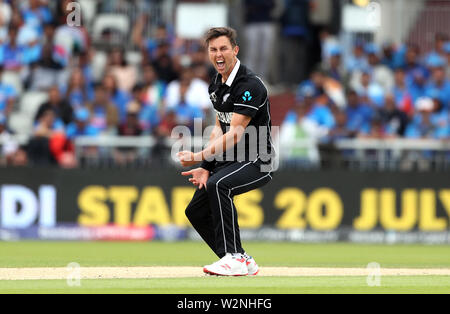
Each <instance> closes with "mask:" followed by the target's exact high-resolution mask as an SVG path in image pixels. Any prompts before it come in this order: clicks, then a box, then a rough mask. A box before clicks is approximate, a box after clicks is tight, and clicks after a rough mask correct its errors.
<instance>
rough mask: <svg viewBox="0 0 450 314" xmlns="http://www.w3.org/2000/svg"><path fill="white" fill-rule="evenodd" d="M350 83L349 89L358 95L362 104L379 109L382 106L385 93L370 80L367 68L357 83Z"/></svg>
mask: <svg viewBox="0 0 450 314" xmlns="http://www.w3.org/2000/svg"><path fill="white" fill-rule="evenodd" d="M352 83H353V84H350V87H351V88H352V89H354V90H355V91H356V92H357V93H358V95H359V97H361V101H362V102H364V103H367V104H369V105H371V106H374V107H381V106H382V105H383V100H384V94H385V93H384V91H383V88H382V87H381V86H380V85H379V84H378V83H377V82H375V81H373V80H372V74H371V70H370V69H369V68H367V69H364V70H363V71H362V72H361V75H360V79H359V81H356V82H352Z"/></svg>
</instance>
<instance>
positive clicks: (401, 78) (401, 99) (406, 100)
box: [392, 68, 414, 114]
mask: <svg viewBox="0 0 450 314" xmlns="http://www.w3.org/2000/svg"><path fill="white" fill-rule="evenodd" d="M394 77H395V86H394V88H393V90H392V94H393V95H394V98H395V103H396V104H397V108H398V109H400V110H401V111H403V112H404V113H406V114H412V113H413V110H414V108H413V105H412V95H411V93H410V89H409V86H408V84H407V81H406V76H405V71H404V70H403V69H402V68H398V69H396V70H395V76H394Z"/></svg>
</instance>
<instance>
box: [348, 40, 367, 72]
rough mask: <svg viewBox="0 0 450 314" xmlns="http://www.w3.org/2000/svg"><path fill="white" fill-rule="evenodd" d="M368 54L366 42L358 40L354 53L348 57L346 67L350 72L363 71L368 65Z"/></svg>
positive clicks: (354, 46)
mask: <svg viewBox="0 0 450 314" xmlns="http://www.w3.org/2000/svg"><path fill="white" fill-rule="evenodd" d="M368 65H369V64H368V62H367V56H366V54H365V52H364V43H363V42H361V41H357V42H355V43H354V45H353V53H352V54H351V55H350V56H349V57H347V62H346V65H345V66H346V69H347V71H348V72H354V71H362V70H363V69H365V68H367V66H368Z"/></svg>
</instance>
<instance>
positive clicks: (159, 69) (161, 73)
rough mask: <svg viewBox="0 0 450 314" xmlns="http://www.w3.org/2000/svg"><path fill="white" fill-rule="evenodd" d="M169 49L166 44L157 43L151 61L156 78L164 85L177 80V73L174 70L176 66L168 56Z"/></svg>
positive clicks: (168, 45)
mask: <svg viewBox="0 0 450 314" xmlns="http://www.w3.org/2000/svg"><path fill="white" fill-rule="evenodd" d="M170 48H171V47H170V44H169V43H168V42H161V43H159V45H158V46H157V47H156V48H155V53H154V54H155V57H154V58H152V59H151V64H152V65H153V67H154V68H155V70H156V73H157V74H158V77H159V78H160V79H161V80H162V81H163V82H164V83H166V84H168V83H170V82H172V81H174V80H176V79H178V73H177V72H176V70H175V68H176V67H177V65H176V64H175V62H174V60H173V59H172V57H171V55H170Z"/></svg>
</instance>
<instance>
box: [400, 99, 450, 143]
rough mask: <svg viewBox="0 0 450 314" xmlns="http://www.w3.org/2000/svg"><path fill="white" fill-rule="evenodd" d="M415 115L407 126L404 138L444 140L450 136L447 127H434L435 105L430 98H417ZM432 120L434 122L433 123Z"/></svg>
mask: <svg viewBox="0 0 450 314" xmlns="http://www.w3.org/2000/svg"><path fill="white" fill-rule="evenodd" d="M416 110H417V112H418V114H417V115H415V116H414V119H413V120H412V121H411V123H410V124H409V125H408V127H407V129H406V133H405V136H406V137H408V138H417V139H419V138H434V139H440V138H446V137H448V136H449V135H450V133H449V128H448V126H445V125H442V126H440V125H436V117H437V116H435V115H434V113H435V104H434V102H433V100H432V99H430V98H419V100H418V101H417V104H416ZM433 120H434V121H433Z"/></svg>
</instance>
